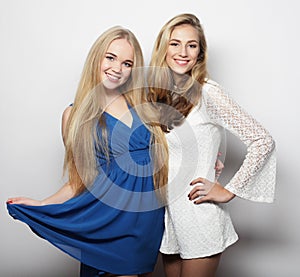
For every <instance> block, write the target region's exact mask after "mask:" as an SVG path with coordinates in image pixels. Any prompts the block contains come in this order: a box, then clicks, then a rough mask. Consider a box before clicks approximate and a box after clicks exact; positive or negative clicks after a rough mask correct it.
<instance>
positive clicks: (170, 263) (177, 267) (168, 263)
mask: <svg viewBox="0 0 300 277" xmlns="http://www.w3.org/2000/svg"><path fill="white" fill-rule="evenodd" d="M162 261H163V266H164V272H165V274H166V277H180V272H181V265H182V259H181V258H180V256H179V255H178V254H175V255H166V254H162Z"/></svg>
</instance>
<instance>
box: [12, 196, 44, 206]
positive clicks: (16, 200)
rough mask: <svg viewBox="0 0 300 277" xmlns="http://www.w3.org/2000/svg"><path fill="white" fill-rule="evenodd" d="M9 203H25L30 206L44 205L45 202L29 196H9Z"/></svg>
mask: <svg viewBox="0 0 300 277" xmlns="http://www.w3.org/2000/svg"><path fill="white" fill-rule="evenodd" d="M6 203H7V204H23V205H28V206H42V205H43V202H42V201H39V200H34V199H31V198H27V197H12V198H8V199H7V201H6Z"/></svg>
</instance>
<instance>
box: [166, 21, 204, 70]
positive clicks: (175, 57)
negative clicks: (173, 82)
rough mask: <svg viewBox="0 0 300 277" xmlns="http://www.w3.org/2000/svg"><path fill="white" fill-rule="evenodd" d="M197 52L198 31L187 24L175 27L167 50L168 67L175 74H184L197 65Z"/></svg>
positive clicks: (198, 47) (198, 50) (198, 49)
mask: <svg viewBox="0 0 300 277" xmlns="http://www.w3.org/2000/svg"><path fill="white" fill-rule="evenodd" d="M199 52H200V46H199V35H198V31H197V30H196V29H195V28H194V27H193V26H191V25H188V24H183V25H179V26H177V27H175V28H174V30H173V31H172V33H171V36H170V40H169V45H168V48H167V54H166V62H167V64H168V66H169V67H170V68H171V69H172V70H173V71H174V72H175V73H177V74H180V75H182V74H185V73H187V72H189V71H190V70H191V69H192V68H193V66H194V65H195V64H196V63H197V58H198V54H199Z"/></svg>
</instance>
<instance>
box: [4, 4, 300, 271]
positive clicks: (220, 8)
mask: <svg viewBox="0 0 300 277" xmlns="http://www.w3.org/2000/svg"><path fill="white" fill-rule="evenodd" d="M298 11H299V3H298V1H297V0H294V1H293V0H286V1H283V0H282V1H281V0H264V1H261V0H226V1H217V0H198V1H192V0H185V1H182V0H181V1H175V0H166V1H148V2H143V1H133V0H127V1H119V0H115V1H108V2H107V1H99V0H98V1H97V0H88V1H86V0H79V1H74V0H73V1H71V0H51V1H50V0H44V1H43V0H26V1H23V0H13V1H8V0H7V1H5V0H0V34H1V37H0V41H1V43H0V61H1V62H0V93H1V101H0V120H1V125H0V126H1V136H0V151H1V152H0V153H1V155H0V171H1V174H0V176H1V177H0V182H1V183H0V184H1V194H0V201H1V203H2V205H1V206H0V214H1V228H0V245H1V247H0V254H1V258H0V261H1V264H0V276H4V277H6V276H13V277H17V276H30V277H35V276H47V277H48V276H49V277H50V276H77V274H78V268H79V266H78V262H76V261H75V260H73V259H72V258H70V257H69V256H67V255H66V254H64V253H62V252H60V251H59V250H57V249H56V248H54V247H53V246H51V245H50V244H49V243H47V242H46V241H44V240H42V239H40V238H38V237H37V236H35V235H34V234H33V233H32V232H31V231H30V229H29V228H28V227H27V226H26V225H25V224H22V223H20V222H17V221H13V220H12V218H11V217H10V216H8V214H7V212H6V208H5V201H6V199H7V198H8V197H9V196H17V195H25V196H31V197H33V198H38V199H41V198H45V197H46V196H48V195H50V194H52V193H53V192H55V191H56V190H57V189H58V188H59V187H60V186H61V185H62V184H63V180H62V164H63V155H64V148H63V144H62V139H61V133H60V124H61V114H62V112H63V110H64V108H65V107H66V106H67V105H68V104H69V103H71V102H72V101H73V97H74V95H75V91H76V86H77V83H78V80H79V77H80V74H81V70H82V67H83V63H84V61H85V58H86V56H87V53H88V50H89V49H90V47H91V45H92V44H93V42H94V41H95V39H96V38H97V37H98V36H99V35H100V34H101V33H102V32H103V31H104V30H106V29H107V28H109V27H111V26H113V25H122V26H124V27H127V28H129V29H131V30H132V31H133V32H134V33H135V34H136V36H137V37H138V39H139V41H140V42H141V44H142V46H143V50H144V54H145V59H146V62H147V61H149V56H150V53H151V49H152V46H153V42H154V39H155V37H156V35H157V33H158V31H159V30H160V28H161V26H162V25H163V24H164V23H165V22H166V21H167V20H168V19H170V18H171V17H173V16H175V15H176V14H179V13H182V12H191V13H194V14H196V15H197V16H199V17H200V18H201V20H202V22H203V24H204V28H205V31H206V36H207V39H208V44H209V69H210V75H211V77H212V78H213V79H215V80H216V81H218V82H219V83H221V84H222V86H223V87H225V88H226V89H227V91H228V92H229V93H230V95H231V96H232V97H233V98H234V99H236V100H237V102H238V103H239V104H240V105H241V106H243V107H244V108H245V109H246V110H247V111H248V112H249V113H251V114H252V115H254V117H256V118H257V119H258V120H259V121H260V122H261V123H262V124H263V125H264V126H265V127H266V128H267V129H268V130H269V131H270V132H271V134H272V135H273V136H274V138H275V140H276V142H277V150H278V177H277V179H278V181H277V191H276V201H275V203H274V204H258V203H251V202H247V201H244V200H240V199H235V200H233V201H232V202H231V203H230V204H229V207H230V210H231V214H232V218H233V221H234V225H235V226H236V229H237V232H238V234H239V236H240V240H239V242H238V243H236V244H235V245H234V246H232V247H230V248H229V249H228V250H227V251H226V252H225V254H224V255H223V259H222V261H221V265H220V268H219V271H218V276H221V277H227V276H228V277H235V276H238V277H240V276H243V277H253V276H255V277H263V276H264V277H265V276H272V277H281V276H291V277H293V276H300V268H299V245H300V239H299V227H300V221H299V216H298V215H297V211H298V210H299V204H298V203H299V200H298V199H299V195H300V187H299V181H298V178H297V177H298V175H299V174H298V172H299V165H298V157H299V149H298V148H297V143H298V141H299V140H300V137H299V123H298V122H296V120H297V117H298V118H299V105H298V103H299V102H298V101H299V89H298V85H297V82H298V81H299V77H300V76H299V61H300V55H299V49H300V42H299V25H300V20H299V17H298V14H297V13H298ZM243 151H244V150H243V148H242V147H241V145H240V144H239V142H238V141H237V140H236V139H235V138H233V137H231V136H229V146H228V152H230V154H227V157H226V158H227V160H226V164H225V165H226V170H225V171H224V174H225V178H224V179H226V178H227V179H228V178H229V177H230V176H231V174H232V173H233V172H232V169H234V168H236V167H237V166H238V165H239V163H240V161H241V159H242V154H243ZM155 276H156V277H158V276H159V277H162V276H163V273H162V271H161V264H160V263H158V266H157V268H156V273H155Z"/></svg>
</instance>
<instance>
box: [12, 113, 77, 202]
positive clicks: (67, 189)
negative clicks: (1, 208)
mask: <svg viewBox="0 0 300 277" xmlns="http://www.w3.org/2000/svg"><path fill="white" fill-rule="evenodd" d="M71 110H72V107H67V108H66V109H65V111H64V113H63V116H62V125H61V126H62V137H63V141H64V143H65V133H66V126H67V122H68V119H69V116H70V112H71ZM74 195H75V192H74V191H73V188H72V186H71V185H70V183H69V182H68V183H65V184H64V185H63V186H62V187H61V188H60V189H59V190H58V191H57V192H56V193H54V194H53V195H51V196H49V197H47V198H45V199H44V200H35V199H31V198H28V197H11V198H8V200H7V201H6V202H7V203H8V204H24V205H30V206H42V205H47V204H59V203H63V202H65V201H67V200H69V199H70V198H72V197H73V196H74Z"/></svg>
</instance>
